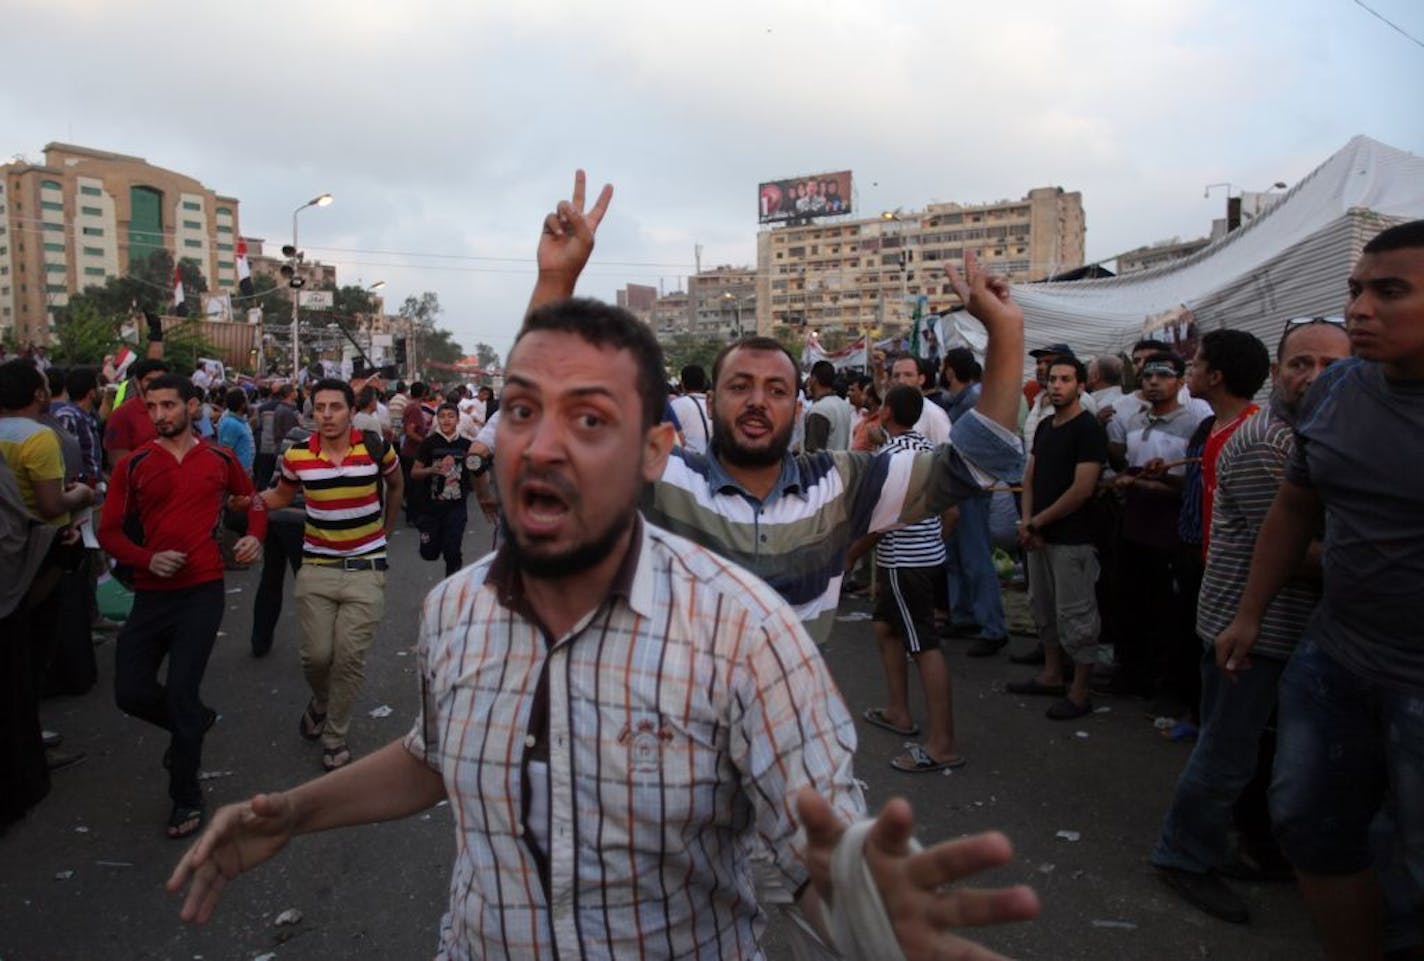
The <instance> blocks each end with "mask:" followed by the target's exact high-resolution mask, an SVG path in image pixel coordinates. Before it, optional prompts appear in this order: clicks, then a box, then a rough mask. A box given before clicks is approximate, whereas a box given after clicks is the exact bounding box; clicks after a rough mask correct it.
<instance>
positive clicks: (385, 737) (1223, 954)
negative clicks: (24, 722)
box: [0, 512, 1320, 961]
mask: <svg viewBox="0 0 1424 961" xmlns="http://www.w3.org/2000/svg"><path fill="white" fill-rule="evenodd" d="M472 514H473V515H474V516H472V519H471V529H470V531H469V532H468V533H467V535H466V539H465V550H466V556H467V558H474V557H476V556H478V555H479V554H480V553H483V552H484V551H485V550H487V549H488V548H489V544H490V530H489V528H488V526H487V525H485V523H484V521H483V519H482V518H479V517H478V514H477V512H472ZM391 557H392V568H391V572H390V574H389V576H388V586H387V597H386V617H385V619H384V621H383V622H382V624H381V626H380V629H379V631H378V632H377V636H376V641H375V644H374V645H373V647H372V650H371V653H370V657H369V660H368V664H367V678H366V685H365V690H364V694H363V696H362V698H361V700H360V703H359V704H358V707H357V710H356V712H355V716H354V719H353V722H352V730H351V746H352V748H353V750H354V751H355V752H356V753H357V754H358V755H359V754H363V753H367V752H369V751H371V750H374V749H375V748H377V747H379V746H380V745H382V744H384V743H386V742H387V741H389V740H391V739H393V738H395V737H398V736H400V735H401V734H403V733H404V732H405V731H406V729H407V728H408V727H409V726H410V724H411V722H412V720H413V718H414V716H415V712H416V706H417V689H416V684H415V681H414V678H413V676H412V675H413V669H414V658H413V656H412V654H411V648H412V645H413V644H414V641H415V629H416V622H417V613H418V609H419V604H420V601H421V598H422V597H423V596H424V594H425V593H426V591H427V590H428V589H429V588H430V587H431V586H433V585H434V584H435V583H436V582H437V581H438V580H439V579H440V576H441V573H442V571H443V566H442V565H441V564H440V563H439V562H435V563H427V562H424V561H421V560H420V559H419V557H418V555H417V553H416V537H415V532H414V530H413V529H409V528H407V529H402V530H401V531H399V532H398V533H397V535H396V536H395V538H394V539H393V544H392V549H391ZM256 580H257V577H256V572H255V571H249V572H241V573H232V574H229V575H228V582H227V587H228V591H229V593H228V598H227V599H228V611H227V613H226V616H225V619H224V623H223V627H222V631H223V635H222V636H221V637H220V638H219V640H218V644H217V647H216V649H215V651H214V653H213V657H212V661H211V663H210V665H209V668H208V673H207V679H206V682H205V684H204V688H203V696H204V700H205V701H207V703H209V704H211V705H212V706H214V707H215V708H217V709H218V710H219V711H220V712H221V714H222V718H221V720H220V721H219V723H218V724H217V725H216V727H215V728H214V729H213V731H212V732H211V733H210V734H209V736H208V739H207V742H206V746H205V750H204V755H205V756H204V760H203V768H204V770H205V772H207V773H208V774H210V775H211V777H210V778H208V779H207V780H205V781H204V785H205V787H206V789H207V792H208V798H209V803H210V805H213V806H216V805H219V804H222V803H226V802H229V801H234V800H237V799H240V798H244V797H247V796H250V795H251V794H253V793H255V792H257V791H261V790H271V789H279V788H282V787H287V786H291V785H294V784H296V783H298V782H300V781H302V780H305V779H307V778H310V777H314V776H317V775H318V774H320V749H319V747H318V746H316V745H313V744H310V743H308V742H306V741H303V740H302V739H301V738H300V737H298V734H297V719H298V717H299V716H300V714H301V711H302V709H303V707H304V706H305V704H306V701H307V691H306V686H305V683H304V681H303V679H302V675H301V670H300V668H299V666H298V661H297V653H296V645H297V637H296V632H297V626H296V617H295V612H294V606H293V605H292V603H291V600H290V589H291V579H290V578H289V579H288V602H287V604H286V606H285V608H284V611H283V614H282V621H281V623H280V625H279V628H278V634H277V641H276V645H275V647H274V649H273V651H272V653H271V654H270V655H269V656H268V657H266V658H264V659H260V660H259V659H254V658H253V657H252V656H251V654H250V651H249V646H248V630H249V624H250V613H251V604H252V596H253V591H254V590H255V587H256ZM1006 597H1007V600H1008V604H1009V609H1010V612H1011V620H1012V621H1013V622H1014V624H1015V626H1016V627H1017V628H1020V629H1027V627H1026V625H1027V621H1026V618H1027V614H1026V605H1025V603H1024V598H1023V595H1022V593H1021V592H1017V591H1012V590H1011V591H1009V592H1007V594H1006ZM869 610H870V606H869V604H868V602H866V601H860V600H851V599H848V600H847V601H846V602H845V603H844V604H843V605H842V610H841V614H842V620H841V622H840V623H838V624H837V626H836V630H835V632H834V635H833V637H832V640H831V643H830V644H829V646H828V648H827V659H828V661H829V663H830V666H831V669H832V672H833V674H834V675H835V678H836V680H837V683H838V684H839V685H840V687H841V690H842V693H843V694H844V696H845V698H846V701H847V704H848V705H849V707H850V709H851V711H852V712H853V714H854V715H855V716H856V717H857V718H858V717H859V715H860V712H861V711H862V710H863V709H864V708H865V707H867V706H871V705H874V704H880V703H882V699H883V691H884V685H883V680H882V679H881V671H880V667H879V661H878V658H877V655H876V652H875V647H874V640H873V638H872V635H871V628H870V622H869V619H868V612H869ZM1030 643H1031V641H1029V640H1026V639H1024V638H1022V637H1020V638H1017V639H1016V640H1015V642H1014V644H1012V645H1011V647H1015V648H1024V647H1026V646H1028V644H1030ZM967 646H968V642H964V641H950V642H947V644H946V653H947V655H948V659H949V664H950V670H951V672H952V674H953V681H954V697H955V705H954V714H955V720H956V724H957V728H958V734H959V738H960V743H961V748H962V750H963V753H964V754H965V755H966V757H967V758H968V761H969V763H968V765H967V766H966V767H964V768H962V769H960V770H957V771H955V772H953V773H952V774H948V775H945V774H939V773H936V774H904V773H900V772H898V771H895V770H893V769H891V767H890V766H889V761H890V759H891V758H892V757H893V756H894V755H895V754H897V753H899V751H900V750H901V745H902V741H903V738H900V737H897V736H896V735H894V734H891V733H889V732H886V731H883V730H880V729H878V728H874V727H871V726H869V725H866V724H864V723H863V722H859V721H858V722H857V726H858V727H859V728H860V746H859V750H858V753H857V757H856V768H857V774H858V776H859V777H861V778H862V779H864V781H865V782H866V783H867V785H868V798H869V800H870V803H871V806H872V808H878V807H879V805H880V804H882V803H883V802H884V801H885V800H886V799H887V798H889V797H891V796H892V795H897V794H898V795H902V796H904V797H906V798H908V799H909V801H910V802H911V804H912V805H913V807H914V810H915V812H916V817H917V822H918V835H919V837H920V838H921V839H922V840H926V841H928V840H932V839H943V838H949V837H955V836H959V835H963V834H968V833H972V832H976V831H981V830H987V829H991V828H992V829H998V830H1002V831H1005V832H1006V833H1007V834H1008V835H1009V836H1010V838H1012V839H1013V841H1014V844H1015V846H1016V849H1017V857H1016V858H1015V860H1014V862H1013V863H1012V864H1011V865H1009V866H1007V867H1004V868H1001V869H999V870H996V871H994V872H992V873H991V874H989V875H987V876H985V878H984V879H983V880H984V882H985V883H992V884H1010V883H1020V882H1022V883H1028V884H1031V885H1033V886H1034V887H1035V888H1036V889H1037V890H1038V893H1039V895H1040V897H1041V899H1042V902H1043V913H1042V915H1041V917H1040V918H1039V919H1038V920H1036V921H1033V922H1030V923H1025V924H1019V925H1013V926H1007V927H1002V928H995V929H991V930H985V931H981V932H978V934H979V936H980V938H981V939H982V940H983V941H984V942H985V943H987V944H989V945H990V946H992V947H993V948H995V949H996V950H998V951H1001V952H1003V953H1005V954H1007V955H1009V956H1011V957H1016V958H1022V959H1045V961H1047V959H1054V961H1077V959H1082V961H1088V959H1094V961H1097V959H1144V961H1187V959H1191V961H1197V959H1243V961H1245V959H1250V961H1303V959H1312V958H1318V957H1320V951H1319V948H1318V947H1317V946H1316V943H1315V940H1314V938H1313V936H1312V933H1311V930H1310V926H1309V922H1308V919H1307V917H1306V914H1305V910H1304V907H1303V906H1302V904H1301V902H1300V899H1299V897H1298V896H1297V894H1296V893H1295V890H1294V887H1293V886H1291V885H1283V884H1239V883H1237V882H1230V883H1232V884H1233V886H1234V887H1235V888H1236V889H1237V890H1238V891H1239V892H1240V893H1241V894H1242V895H1243V896H1244V897H1245V898H1246V900H1247V901H1248V903H1249V904H1250V906H1251V911H1252V920H1251V923H1250V924H1249V925H1246V926H1236V925H1230V924H1226V923H1224V922H1221V921H1217V920H1215V919H1213V918H1210V917H1208V916H1206V915H1204V914H1202V913H1200V912H1198V911H1197V910H1196V909H1194V908H1192V907H1190V906H1188V905H1186V904H1184V903H1183V902H1181V901H1180V900H1178V898H1177V897H1176V896H1175V895H1173V894H1172V893H1171V892H1169V891H1168V890H1167V889H1166V888H1165V887H1164V886H1163V885H1162V884H1161V883H1160V882H1159V881H1158V880H1157V878H1156V877H1155V876H1154V873H1153V871H1152V869H1151V867H1150V866H1149V865H1148V863H1147V855H1148V852H1149V851H1150V849H1151V846H1152V843H1153V841H1154V840H1155V838H1156V834H1157V831H1158V828H1159V827H1160V824H1161V818H1162V815H1163V812H1164V811H1165V810H1166V807H1167V805H1168V803H1169V801H1170V798H1171V793H1172V787H1173V783H1174V781H1175V778H1176V775H1177V773H1178V771H1179V770H1180V768H1181V766H1182V764H1183V763H1184V761H1185V760H1186V757H1187V754H1188V752H1189V751H1190V745H1189V744H1182V743H1174V742H1172V741H1168V740H1166V739H1164V738H1163V737H1162V736H1160V735H1159V733H1158V732H1157V730H1156V728H1155V727H1154V726H1153V723H1152V720H1151V719H1150V718H1148V717H1147V716H1146V715H1145V713H1144V708H1145V704H1144V702H1142V701H1137V700H1125V699H1113V698H1109V699H1099V700H1098V701H1097V702H1096V705H1097V707H1099V708H1106V709H1107V710H1105V711H1101V712H1099V713H1095V714H1093V715H1090V716H1089V717H1087V718H1084V719H1081V720H1078V721H1068V722H1055V721H1049V720H1047V719H1045V718H1044V717H1043V710H1044V709H1045V708H1046V707H1047V702H1046V700H1044V699H1037V698H1021V697H1015V696H1011V695H1008V694H1005V693H1004V692H1003V687H1004V684H1005V682H1006V681H1008V680H1012V679H1014V678H1017V677H1021V676H1025V675H1026V674H1027V673H1028V672H1029V671H1031V670H1032V669H1031V668H1022V667H1015V666H1013V665H1011V664H1010V663H1009V662H1008V660H1007V658H1006V657H1005V656H1003V655H1001V656H999V657H995V658H988V659H982V660H978V659H971V658H967V657H965V656H964V654H963V652H964V649H965V648H966V647H967ZM113 652H114V645H113V642H112V641H109V642H107V643H105V644H103V645H102V646H100V647H99V648H98V654H99V664H100V680H99V684H98V686H97V687H96V688H95V689H94V690H93V691H91V692H90V693H89V694H87V695H85V696H83V697H78V698H60V699H53V700H48V701H46V702H44V704H43V707H42V714H43V718H44V722H45V726H46V727H47V728H50V729H53V730H57V731H60V732H62V733H63V734H64V736H65V744H64V748H65V749H66V750H79V751H83V752H85V754H86V759H85V761H84V762H83V763H82V764H79V765H77V766H75V767H73V768H70V769H68V770H64V771H60V772H57V773H56V774H55V775H54V786H53V789H52V791H51V793H50V796H49V797H48V798H47V799H46V800H44V801H43V802H41V803H40V804H39V805H38V806H37V807H36V808H35V809H34V810H33V811H32V812H31V813H30V814H29V816H28V817H26V818H25V819H24V820H22V821H20V822H19V823H17V824H15V825H13V826H12V827H11V828H10V829H9V830H8V831H7V832H6V834H5V835H4V836H3V837H0V961H73V959H83V961H88V959H95V961H100V959H102V961H117V959H169V961H204V959H206V961H218V959H224V961H226V959H240V961H250V959H256V958H262V957H263V956H269V957H270V958H271V959H280V961H299V959H311V961H327V959H337V958H349V959H390V958H429V957H431V956H432V955H433V954H434V950H435V946H436V932H437V929H438V923H439V919H440V916H441V914H442V912H443V911H444V909H445V904H446V899H447V882H448V879H449V873H450V865H451V861H452V858H453V854H454V841H453V838H452V825H451V819H450V816H449V809H448V807H443V806H442V807H437V808H435V809H433V810H431V811H429V812H427V813H425V814H421V815H417V816H415V817H412V818H409V819H406V820H404V821H400V822H393V823H388V824H380V825H371V826H366V827H359V828H352V829H348V830H344V831H338V832H331V833H327V834H322V835H314V836H308V837H303V838H300V839H298V840H297V841H295V842H294V843H293V844H292V845H291V846H290V847H289V848H288V849H287V850H286V851H285V852H283V853H282V854H281V855H280V856H279V857H278V858H276V859H275V860H273V861H271V862H269V863H267V864H266V865H263V866H262V867H261V868H259V869H258V870H256V871H255V872H253V873H251V874H248V875H244V876H243V877H241V878H239V879H238V880H237V881H236V882H234V883H233V884H232V885H231V886H229V888H228V889H227V892H226V894H225V896H224V899H223V902H222V904H221V906H220V908H219V912H218V915H217V916H216V917H215V918H214V919H213V920H212V921H211V922H210V923H209V924H208V925H206V926H203V927H196V926H191V925H185V924H183V923H182V922H180V921H179V919H178V907H179V903H178V900H177V899H176V898H174V897H171V896H169V895H167V894H166V893H165V892H164V891H163V882H164V880H165V879H166V878H167V876H168V874H169V872H170V871H171V870H172V868H173V865H174V863H175V862H176V861H177V859H178V857H179V855H180V854H181V851H182V849H183V845H182V844H180V843H178V842H174V841H171V840H169V839H167V838H166V837H165V836H164V833H163V826H164V823H165V821H166V819H167V815H168V800H167V797H166V780H165V778H164V776H163V771H162V768H161V767H160V764H159V761H160V757H161V755H162V753H163V749H164V747H165V741H166V739H165V737H164V736H163V735H162V733H161V732H159V731H158V730H157V729H155V728H152V727H150V726H148V725H147V724H144V723H143V722H140V721H136V720H133V719H130V718H127V717H125V716H123V715H122V714H121V713H119V711H118V710H117V708H115V706H114V704H113V697H112V679H113ZM1006 653H1007V652H1006ZM917 686H918V680H917V679H916V678H915V676H914V675H913V674H912V677H911V690H912V696H913V700H912V704H913V705H914V709H915V711H916V713H917V716H918V717H919V718H920V719H921V721H923V718H924V713H923V709H922V705H920V704H919V698H918V691H917V690H916V688H917ZM382 708H389V709H390V712H389V714H388V715H385V716H373V715H372V712H375V714H377V715H380V714H384V711H382V710H381V709H382ZM1060 832H1072V833H1071V834H1070V835H1069V836H1070V837H1073V838H1074V840H1066V839H1065V838H1064V837H1062V836H1060ZM289 909H295V910H296V911H298V912H300V914H301V919H300V921H298V922H297V923H294V924H278V923H277V920H278V918H279V916H281V915H282V914H283V912H286V911H288V910H289ZM779 940H780V939H779V938H778V937H777V931H776V927H775V925H773V926H772V928H771V930H770V931H769V932H768V934H767V953H768V957H769V958H770V959H772V961H783V959H785V958H786V957H787V955H786V952H785V950H784V949H783V947H782V946H781V945H780V943H779Z"/></svg>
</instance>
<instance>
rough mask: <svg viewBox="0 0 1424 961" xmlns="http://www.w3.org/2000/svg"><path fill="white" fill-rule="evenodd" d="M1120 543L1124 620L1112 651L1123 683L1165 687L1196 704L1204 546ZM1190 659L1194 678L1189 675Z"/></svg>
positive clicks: (1135, 689) (1143, 690)
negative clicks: (1200, 589)
mask: <svg viewBox="0 0 1424 961" xmlns="http://www.w3.org/2000/svg"><path fill="white" fill-rule="evenodd" d="M1119 547H1120V554H1119V555H1118V559H1119V564H1118V586H1119V588H1120V590H1121V593H1120V595H1119V599H1120V607H1119V609H1120V611H1121V612H1122V621H1121V625H1120V630H1119V633H1118V636H1117V638H1116V642H1115V645H1114V646H1115V652H1114V653H1115V659H1116V661H1117V664H1118V672H1119V676H1120V677H1121V680H1122V683H1123V684H1124V685H1125V686H1126V687H1127V688H1128V689H1129V690H1130V691H1131V692H1132V693H1136V694H1141V695H1144V696H1151V695H1153V694H1157V693H1159V692H1162V691H1166V692H1168V693H1170V694H1173V695H1175V696H1176V697H1178V698H1181V699H1182V700H1183V701H1184V702H1185V703H1186V704H1187V705H1188V706H1189V707H1195V706H1197V705H1199V703H1200V700H1201V686H1200V685H1201V678H1200V666H1199V665H1200V662H1201V642H1200V641H1199V640H1197V636H1196V610H1197V591H1198V589H1199V588H1200V587H1201V556H1200V553H1199V551H1200V550H1201V548H1200V547H1196V546H1187V547H1182V546H1178V547H1174V548H1160V547H1154V546H1149V545H1146V544H1141V543H1138V542H1136V541H1131V540H1127V539H1124V540H1123V541H1122V542H1121V543H1120V545H1119ZM1189 658H1190V661H1191V664H1192V672H1193V677H1195V680H1193V678H1190V677H1187V673H1188V672H1187V664H1188V660H1189Z"/></svg>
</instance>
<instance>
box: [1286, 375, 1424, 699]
mask: <svg viewBox="0 0 1424 961" xmlns="http://www.w3.org/2000/svg"><path fill="white" fill-rule="evenodd" d="M1421 464H1424V382H1419V381H1414V382H1399V381H1388V380H1386V379H1385V376H1384V371H1383V369H1382V368H1381V367H1380V365H1379V364H1377V363H1373V362H1370V361H1364V360H1359V359H1358V358H1353V357H1352V358H1349V359H1347V360H1342V361H1340V362H1338V363H1336V364H1334V365H1332V366H1331V367H1330V369H1329V370H1327V371H1325V373H1323V374H1321V376H1320V377H1319V379H1317V380H1316V382H1315V384H1314V385H1313V386H1312V387H1311V389H1310V392H1309V393H1308V394H1307V395H1306V397H1305V400H1304V402H1303V403H1302V405H1301V411H1300V417H1299V419H1298V421H1297V423H1296V446H1295V451H1294V452H1293V453H1292V455H1291V460H1290V464H1289V465H1288V467H1287V469H1286V478H1287V479H1288V480H1290V481H1291V482H1292V483H1295V484H1299V485H1301V486H1303V487H1310V488H1313V489H1314V490H1315V492H1316V493H1317V494H1318V495H1319V496H1320V498H1321V500H1322V501H1323V502H1324V504H1325V543H1324V549H1325V553H1324V556H1323V560H1322V563H1323V566H1324V569H1325V591H1324V596H1323V597H1322V599H1321V602H1320V604H1319V606H1318V607H1316V609H1315V616H1314V617H1313V618H1312V619H1311V622H1310V627H1309V629H1308V634H1307V636H1309V637H1311V638H1312V639H1314V640H1315V641H1316V642H1317V643H1318V644H1319V645H1320V647H1321V649H1322V650H1324V651H1325V652H1326V653H1328V654H1329V655H1330V656H1331V657H1332V658H1334V659H1335V660H1337V661H1339V662H1340V663H1341V664H1342V665H1344V666H1345V667H1346V668H1348V669H1349V670H1351V671H1353V672H1354V673H1356V674H1358V675H1360V676H1361V677H1362V678H1364V679H1366V680H1368V681H1373V682H1377V683H1379V684H1382V685H1386V686H1388V687H1391V688H1395V689H1404V690H1408V691H1413V692H1420V691H1424V627H1421V625H1424V484H1421V483H1420V482H1419V476H1418V475H1419V469H1420V465H1421Z"/></svg>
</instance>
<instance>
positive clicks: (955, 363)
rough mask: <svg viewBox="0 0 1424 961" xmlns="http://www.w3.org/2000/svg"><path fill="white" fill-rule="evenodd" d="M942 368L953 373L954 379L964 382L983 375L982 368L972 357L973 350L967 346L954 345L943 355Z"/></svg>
mask: <svg viewBox="0 0 1424 961" xmlns="http://www.w3.org/2000/svg"><path fill="white" fill-rule="evenodd" d="M944 369H945V370H948V371H952V372H953V373H954V379H955V380H960V381H964V382H966V383H967V382H969V381H971V380H978V379H980V378H981V377H983V376H984V368H983V367H981V366H979V361H977V360H975V359H974V351H972V350H970V349H969V348H968V347H955V348H953V349H952V350H949V351H947V352H946V353H945V355H944Z"/></svg>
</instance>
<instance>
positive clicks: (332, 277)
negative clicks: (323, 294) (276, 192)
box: [242, 237, 336, 293]
mask: <svg viewBox="0 0 1424 961" xmlns="http://www.w3.org/2000/svg"><path fill="white" fill-rule="evenodd" d="M242 239H243V240H245V241H247V269H248V270H250V271H251V272H252V276H254V277H270V278H272V281H273V282H274V283H276V284H277V286H279V287H286V286H287V278H286V277H283V276H282V267H283V266H285V265H286V264H287V262H288V261H287V258H286V257H283V256H281V252H280V250H281V248H280V245H279V246H278V254H277V256H269V255H268V254H267V253H266V252H265V251H264V249H263V244H264V243H265V242H266V241H265V240H263V238H261V237H244V238H242ZM283 243H286V241H283ZM297 273H298V275H300V276H301V278H302V279H303V280H304V281H306V283H305V284H303V285H302V289H304V290H326V289H327V288H329V287H335V286H336V266H335V265H334V264H324V263H322V262H321V261H319V260H303V261H302V262H301V263H300V264H299V265H298V266H297ZM288 293H290V291H288Z"/></svg>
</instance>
